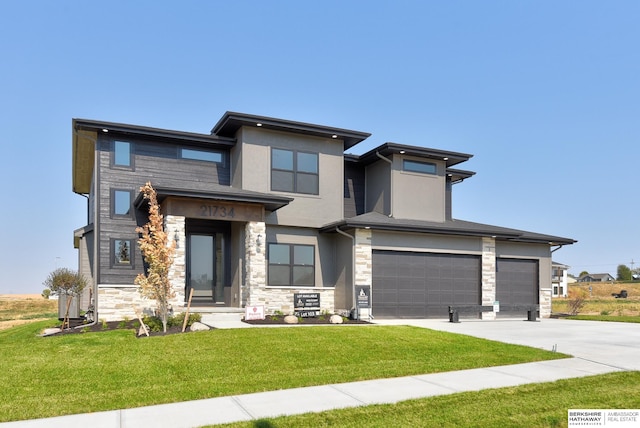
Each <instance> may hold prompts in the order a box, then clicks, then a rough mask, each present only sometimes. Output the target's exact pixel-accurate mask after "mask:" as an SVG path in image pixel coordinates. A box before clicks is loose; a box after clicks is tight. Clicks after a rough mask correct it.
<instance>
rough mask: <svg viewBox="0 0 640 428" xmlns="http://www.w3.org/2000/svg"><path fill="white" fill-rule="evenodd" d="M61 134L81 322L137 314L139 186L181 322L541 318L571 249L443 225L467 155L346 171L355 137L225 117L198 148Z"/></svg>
mask: <svg viewBox="0 0 640 428" xmlns="http://www.w3.org/2000/svg"><path fill="white" fill-rule="evenodd" d="M72 128H73V141H72V148H73V165H72V169H73V191H74V192H75V193H78V194H80V195H82V196H83V197H85V198H86V200H87V224H86V225H85V226H83V227H81V228H79V229H77V230H76V231H75V232H74V245H75V247H76V248H77V249H78V257H79V270H80V272H81V273H82V274H83V275H85V276H86V277H87V278H88V279H89V280H90V283H91V284H92V287H89V289H90V290H89V291H90V292H89V293H88V295H87V296H84V298H83V301H82V307H83V308H86V307H87V306H88V305H89V304H90V303H93V304H94V307H95V310H96V311H97V314H96V315H95V317H96V318H95V319H104V320H115V319H121V318H123V317H132V316H133V315H134V313H135V310H136V309H139V308H147V309H148V308H150V307H151V306H153V302H149V301H145V300H143V299H142V298H141V297H140V295H139V293H138V290H137V287H136V286H135V285H134V278H135V277H136V275H137V274H138V273H141V272H143V271H144V263H143V259H142V255H141V254H140V251H139V250H138V248H137V244H136V242H137V239H138V234H137V233H136V231H135V228H136V226H139V225H142V224H145V223H146V222H147V212H148V208H147V206H146V204H145V203H144V200H143V198H142V196H141V194H140V187H141V186H142V185H144V184H145V183H146V182H151V183H152V185H153V186H154V187H155V189H156V190H157V193H158V199H159V202H160V204H161V207H162V213H163V215H164V221H165V229H166V230H167V232H168V234H169V236H170V237H171V238H173V239H174V240H175V241H176V253H175V261H174V264H173V266H172V268H171V271H170V278H171V283H172V286H173V288H174V290H175V292H176V298H175V300H174V301H173V302H172V306H173V309H174V310H175V311H180V310H183V308H184V307H185V304H186V302H187V300H188V296H189V295H190V294H191V292H192V291H193V301H192V306H193V308H192V310H195V311H216V310H219V311H239V312H241V311H242V308H245V307H252V306H262V307H263V308H264V309H265V311H266V313H273V312H275V311H281V312H283V313H291V312H294V311H296V310H299V309H300V305H301V304H302V305H303V306H304V307H306V306H307V303H308V302H309V301H311V302H314V303H313V304H312V305H311V306H313V307H314V309H316V310H318V311H329V312H337V313H342V314H351V313H353V312H352V311H354V310H356V309H357V311H358V313H359V314H360V316H375V317H380V318H382V317H447V313H448V308H447V307H448V305H468V304H471V305H479V304H484V305H491V304H493V303H494V302H495V301H499V302H500V305H502V306H501V307H503V308H508V307H509V305H512V306H513V305H538V304H539V305H540V314H541V316H548V315H549V314H550V311H551V296H552V284H551V276H552V262H551V249H552V248H553V249H558V248H559V247H561V246H563V245H569V244H572V243H574V242H576V241H574V240H573V239H569V238H562V237H558V236H550V235H544V234H539V233H532V232H526V231H522V230H514V229H510V228H504V227H499V226H491V225H486V224H479V223H474V222H469V221H464V220H458V219H454V218H453V217H452V207H451V194H452V190H453V186H454V184H459V183H462V182H463V181H464V180H466V179H469V178H471V177H472V176H473V175H474V174H475V173H474V172H471V171H465V170H461V169H457V168H456V167H457V166H458V165H460V164H462V163H464V162H465V161H467V160H468V159H470V158H471V157H472V155H470V154H465V153H457V152H453V151H446V150H440V149H432V148H426V147H420V146H411V145H403V144H396V143H385V144H382V145H380V146H379V147H377V148H375V149H373V150H370V151H368V152H367V153H364V154H362V155H354V154H350V153H348V151H349V150H350V149H352V148H353V147H354V146H356V145H357V144H358V143H361V142H362V141H364V140H365V139H367V138H368V137H369V136H370V134H368V133H366V132H360V131H353V130H348V129H340V128H334V127H329V126H323V125H314V124H309V123H301V122H294V121H289V120H282V119H276V118H270V117H262V116H255V115H249V114H244V113H234V112H227V113H225V114H224V115H223V116H222V118H221V119H220V120H219V121H218V122H217V123H216V124H215V126H214V127H213V129H212V131H211V133H210V134H197V133H190V132H182V131H172V130H166V129H157V128H149V127H144V126H138V125H126V124H120V123H110V122H102V121H94V120H85V119H73V121H72ZM294 298H295V299H296V300H295V301H294ZM302 298H304V299H302ZM499 315H500V316H508V315H509V311H508V310H501V311H500V313H499ZM476 316H477V315H476ZM495 316H496V314H495V313H493V312H489V313H483V317H484V318H493V317H495ZM518 316H522V314H519V315H518Z"/></svg>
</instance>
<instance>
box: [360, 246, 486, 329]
mask: <svg viewBox="0 0 640 428" xmlns="http://www.w3.org/2000/svg"><path fill="white" fill-rule="evenodd" d="M372 268H373V286H372V305H373V306H372V311H373V315H374V316H375V317H387V318H390V317H393V318H447V316H448V311H447V306H449V305H453V304H456V305H479V304H480V293H481V290H480V288H481V285H480V257H479V256H471V255H459V254H433V253H414V252H406V251H384V250H374V251H373V267H372Z"/></svg>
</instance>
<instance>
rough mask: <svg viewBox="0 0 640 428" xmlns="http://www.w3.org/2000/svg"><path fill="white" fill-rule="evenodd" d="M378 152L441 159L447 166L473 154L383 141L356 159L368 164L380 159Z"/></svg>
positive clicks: (386, 155) (388, 154)
mask: <svg viewBox="0 0 640 428" xmlns="http://www.w3.org/2000/svg"><path fill="white" fill-rule="evenodd" d="M378 154H380V155H382V156H385V157H389V156H392V155H394V154H401V155H406V156H416V157H421V158H425V159H432V160H438V161H443V162H445V164H446V166H447V168H449V167H451V166H454V165H457V164H459V163H462V162H466V161H468V160H469V159H471V158H472V157H473V155H470V154H467V153H459V152H450V151H446V150H438V149H430V148H427V147H417V146H407V145H405V144H397V143H384V144H383V145H381V146H378V147H376V148H375V149H372V150H369V151H368V152H367V153H364V154H363V155H361V156H359V158H358V160H359V162H362V163H363V164H365V165H368V164H371V163H373V162H377V161H379V160H380V158H379V157H378Z"/></svg>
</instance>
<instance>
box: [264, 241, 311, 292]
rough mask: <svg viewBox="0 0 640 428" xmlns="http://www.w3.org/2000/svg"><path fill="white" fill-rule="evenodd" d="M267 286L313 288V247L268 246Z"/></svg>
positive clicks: (294, 245) (292, 245) (291, 245)
mask: <svg viewBox="0 0 640 428" xmlns="http://www.w3.org/2000/svg"><path fill="white" fill-rule="evenodd" d="M268 257H269V285H271V286H292V287H313V286H314V285H315V262H314V261H315V248H314V247H313V245H298V244H269V254H268Z"/></svg>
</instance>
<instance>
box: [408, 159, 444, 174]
mask: <svg viewBox="0 0 640 428" xmlns="http://www.w3.org/2000/svg"><path fill="white" fill-rule="evenodd" d="M402 170H403V171H407V172H417V173H419V174H431V175H435V174H436V173H437V172H438V166H437V165H436V164H435V163H431V162H418V161H412V160H407V159H405V160H403V161H402Z"/></svg>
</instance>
